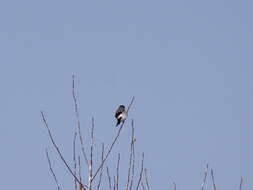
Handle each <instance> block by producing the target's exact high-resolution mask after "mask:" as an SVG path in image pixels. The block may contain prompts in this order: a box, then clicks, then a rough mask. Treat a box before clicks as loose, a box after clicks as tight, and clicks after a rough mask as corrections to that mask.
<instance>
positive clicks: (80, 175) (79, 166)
mask: <svg viewBox="0 0 253 190" xmlns="http://www.w3.org/2000/svg"><path fill="white" fill-rule="evenodd" d="M78 168H79V180H80V181H81V182H82V168H81V158H80V156H78ZM79 189H80V190H83V189H84V188H83V186H82V184H80V185H79Z"/></svg>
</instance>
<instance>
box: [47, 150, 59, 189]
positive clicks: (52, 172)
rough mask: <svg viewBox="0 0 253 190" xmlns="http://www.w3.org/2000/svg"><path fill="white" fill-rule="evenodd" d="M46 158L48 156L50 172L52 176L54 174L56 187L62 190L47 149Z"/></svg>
mask: <svg viewBox="0 0 253 190" xmlns="http://www.w3.org/2000/svg"><path fill="white" fill-rule="evenodd" d="M46 156H47V161H48V165H49V169H50V172H51V174H52V176H53V178H54V181H55V183H56V185H57V189H58V190H60V186H59V183H58V180H57V178H56V175H55V173H54V170H53V168H52V165H51V161H50V158H49V155H48V151H47V149H46Z"/></svg>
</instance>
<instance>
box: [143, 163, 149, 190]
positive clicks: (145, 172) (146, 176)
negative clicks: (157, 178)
mask: <svg viewBox="0 0 253 190" xmlns="http://www.w3.org/2000/svg"><path fill="white" fill-rule="evenodd" d="M144 174H145V181H146V185H147V187H148V190H150V187H149V183H148V175H147V169H146V168H145V169H144Z"/></svg>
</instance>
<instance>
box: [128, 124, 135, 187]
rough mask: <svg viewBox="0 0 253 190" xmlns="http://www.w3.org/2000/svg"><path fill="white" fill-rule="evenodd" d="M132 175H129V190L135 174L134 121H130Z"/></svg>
mask: <svg viewBox="0 0 253 190" xmlns="http://www.w3.org/2000/svg"><path fill="white" fill-rule="evenodd" d="M132 137H133V139H132V155H133V156H132V175H131V180H130V187H129V190H132V187H133V182H134V174H135V149H134V145H135V141H136V140H135V138H134V120H132Z"/></svg>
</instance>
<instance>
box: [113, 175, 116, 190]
mask: <svg viewBox="0 0 253 190" xmlns="http://www.w3.org/2000/svg"><path fill="white" fill-rule="evenodd" d="M113 190H116V177H115V176H113Z"/></svg>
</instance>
